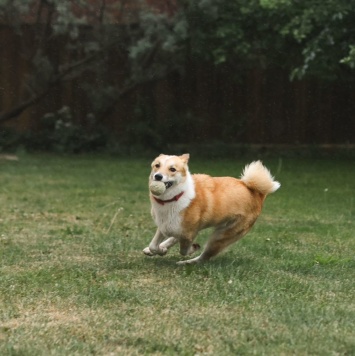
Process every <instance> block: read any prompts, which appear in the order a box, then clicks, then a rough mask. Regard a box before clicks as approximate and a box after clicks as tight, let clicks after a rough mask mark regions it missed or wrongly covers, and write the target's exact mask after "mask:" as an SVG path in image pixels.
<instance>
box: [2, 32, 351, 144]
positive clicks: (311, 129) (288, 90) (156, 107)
mask: <svg viewBox="0 0 355 356" xmlns="http://www.w3.org/2000/svg"><path fill="white" fill-rule="evenodd" d="M16 41H18V37H16V36H15V37H14V36H12V34H11V33H10V32H9V31H8V30H6V28H5V27H2V28H1V30H0V111H3V110H8V109H9V108H11V107H12V106H13V105H15V104H16V102H17V101H18V100H19V98H20V97H21V95H22V93H21V91H22V90H23V88H21V85H20V84H21V83H22V82H23V78H24V76H26V75H27V72H28V68H27V67H26V62H25V61H24V60H23V59H22V58H21V55H20V54H19V53H18V50H17V44H16ZM117 65H118V64H113V65H112V66H113V67H112V73H115V71H117V68H115V66H117ZM236 78H239V79H238V80H237V79H236ZM354 82H355V81H353V82H351V81H349V82H320V81H317V80H302V81H294V82H290V80H289V78H288V73H286V72H285V71H282V70H280V69H278V68H269V69H267V70H261V69H253V70H248V71H246V72H245V73H238V72H236V70H235V69H233V68H231V67H223V66H222V67H218V68H214V67H211V66H209V65H206V64H201V63H196V62H194V61H190V62H189V63H187V65H186V70H185V73H184V75H178V74H176V75H171V76H169V77H167V78H165V79H163V80H159V81H157V82H154V83H149V84H145V85H142V86H141V87H140V88H138V89H136V90H134V91H132V93H130V94H129V95H126V96H124V97H123V98H122V99H120V100H119V101H118V102H117V106H116V109H115V111H114V112H113V113H111V114H110V115H109V116H108V117H106V118H105V125H107V126H108V127H109V128H110V129H111V130H112V131H113V132H116V133H117V135H118V136H120V134H122V132H124V131H125V128H127V127H128V126H129V125H131V123H132V121H133V120H134V118H135V108H136V106H137V97H138V96H139V97H141V98H142V97H145V98H146V99H147V101H148V102H149V103H150V105H151V106H152V112H153V113H154V118H153V120H157V122H162V123H164V122H166V121H167V120H170V121H169V122H171V117H172V115H173V116H174V118H175V120H179V117H184V120H188V119H186V118H187V117H188V116H189V115H190V120H192V122H191V124H194V127H195V131H194V134H193V137H191V135H190V136H189V135H188V134H187V135H181V137H184V139H185V140H187V138H188V140H192V141H193V142H194V143H196V142H199V141H201V142H205V141H211V140H215V141H223V142H230V143H267V144H346V143H355V87H354ZM88 104H89V103H88V99H87V97H86V95H85V92H84V90H83V89H82V85H81V80H80V79H77V80H74V81H73V82H71V83H66V84H65V85H62V86H59V87H58V88H56V89H55V90H53V91H52V92H51V93H50V94H49V95H48V96H47V97H46V98H45V99H44V100H42V101H41V102H39V103H38V104H36V105H34V106H32V107H30V108H29V109H27V110H26V111H25V112H23V113H22V114H21V115H20V116H19V117H18V118H17V119H16V120H12V121H9V122H7V123H6V125H7V126H12V127H14V128H16V129H17V130H20V131H26V130H29V129H33V128H36V127H38V119H39V118H40V117H41V116H43V115H44V114H45V113H48V112H54V111H56V110H58V109H60V108H61V107H62V106H64V105H66V106H69V107H71V108H72V110H73V112H74V113H75V117H76V119H77V120H79V121H82V120H83V118H84V117H85V116H86V115H87V113H88V111H89V105H88ZM193 121H194V122H193ZM178 126H179V125H176V126H174V125H173V124H172V127H171V130H172V131H173V130H175V129H176V127H178ZM196 126H197V128H196Z"/></svg>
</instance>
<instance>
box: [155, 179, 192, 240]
mask: <svg viewBox="0 0 355 356" xmlns="http://www.w3.org/2000/svg"><path fill="white" fill-rule="evenodd" d="M181 192H184V194H183V195H182V196H181V198H180V199H179V200H178V201H176V202H171V203H165V204H164V205H161V204H159V203H158V202H157V201H155V199H154V198H151V202H152V216H153V219H154V221H155V223H156V225H157V226H158V228H159V230H160V231H161V233H162V234H163V235H164V236H165V237H170V236H175V237H178V236H181V234H182V230H181V217H180V212H181V211H182V210H183V209H185V208H187V207H188V206H189V205H190V202H191V200H192V199H194V198H195V195H196V194H195V185H194V181H193V179H192V177H191V174H190V173H187V175H186V180H185V182H183V183H180V184H178V185H176V186H173V187H171V188H169V189H167V191H166V192H165V193H164V194H162V195H161V196H159V199H161V200H169V199H171V198H173V197H174V196H176V195H178V194H180V193H181Z"/></svg>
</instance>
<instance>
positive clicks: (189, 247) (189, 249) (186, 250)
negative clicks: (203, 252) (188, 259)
mask: <svg viewBox="0 0 355 356" xmlns="http://www.w3.org/2000/svg"><path fill="white" fill-rule="evenodd" d="M192 241H193V238H189V239H188V238H181V239H180V240H179V242H180V254H181V255H183V256H187V255H192V254H193V253H195V252H196V251H198V250H199V249H200V248H201V246H200V245H199V244H194V243H192Z"/></svg>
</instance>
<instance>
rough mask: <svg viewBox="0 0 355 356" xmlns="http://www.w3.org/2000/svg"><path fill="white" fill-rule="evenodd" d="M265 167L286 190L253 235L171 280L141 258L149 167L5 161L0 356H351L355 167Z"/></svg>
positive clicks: (149, 226)
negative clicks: (143, 355)
mask: <svg viewBox="0 0 355 356" xmlns="http://www.w3.org/2000/svg"><path fill="white" fill-rule="evenodd" d="M248 161H249V160H247V159H243V160H222V161H207V160H204V161H201V160H198V159H196V158H194V157H192V158H191V163H190V168H191V170H192V171H193V172H195V173H197V172H199V173H209V174H211V175H234V176H239V175H240V172H241V170H242V167H243V165H244V164H245V163H247V162H248ZM264 162H265V163H266V165H267V166H268V167H269V168H271V170H272V172H273V174H275V175H276V178H277V179H278V180H279V181H280V182H281V183H282V187H281V189H280V190H279V191H278V192H276V193H275V194H273V195H271V196H270V197H268V199H267V200H266V203H265V206H264V210H263V213H262V215H261V216H260V218H259V220H258V221H257V223H256V225H255V226H254V228H253V230H252V231H251V232H250V233H249V234H248V235H247V236H246V237H245V238H244V239H243V240H241V241H240V242H239V243H237V244H235V245H233V246H232V247H231V248H230V249H229V250H228V251H227V252H225V253H224V254H222V255H221V256H218V257H217V258H216V259H214V260H212V261H211V262H209V263H206V264H204V265H197V266H186V267H178V266H176V265H175V262H176V261H178V260H180V256H179V254H178V248H173V249H172V250H171V252H170V253H169V254H168V255H167V256H165V257H153V258H149V257H146V256H144V255H143V253H142V252H141V251H142V249H143V248H144V247H146V246H147V245H148V243H149V241H150V239H151V238H152V235H153V234H154V231H155V227H154V224H153V222H152V220H151V218H150V207H149V200H148V196H147V176H148V174H149V165H150V160H149V159H148V160H144V159H130V160H129V159H126V160H123V159H115V158H112V157H111V158H110V157H88V156H82V157H59V156H52V155H28V156H27V155H25V156H23V157H21V159H20V161H19V162H4V161H0V261H1V268H0V354H1V355H90V354H92V355H142V354H155V355H204V354H211V355H252V354H256V355H354V354H355V337H354V330H355V298H354V296H355V259H354V251H355V242H354V241H355V239H354V237H355V236H354V234H355V231H354V230H355V229H354V215H355V214H354V213H355V212H354V210H355V208H354V206H355V203H354V200H355V165H354V162H353V161H350V160H341V159H340V160H339V159H338V160H326V159H322V160H310V159H309V160H308V159H286V158H284V159H283V161H282V162H281V161H279V160H278V159H272V158H270V159H266V160H265V161H264ZM281 163H282V164H281ZM207 236H208V232H203V233H201V234H200V237H199V241H201V242H202V243H203V242H205V241H206V239H207Z"/></svg>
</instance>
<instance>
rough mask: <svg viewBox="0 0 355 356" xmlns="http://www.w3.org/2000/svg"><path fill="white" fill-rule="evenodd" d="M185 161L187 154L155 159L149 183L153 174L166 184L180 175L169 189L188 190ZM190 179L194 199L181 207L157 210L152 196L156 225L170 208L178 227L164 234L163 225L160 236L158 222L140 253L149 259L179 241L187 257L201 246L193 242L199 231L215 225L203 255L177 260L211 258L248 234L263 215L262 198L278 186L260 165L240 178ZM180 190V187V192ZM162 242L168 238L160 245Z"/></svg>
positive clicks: (247, 169) (169, 205) (255, 164)
mask: <svg viewBox="0 0 355 356" xmlns="http://www.w3.org/2000/svg"><path fill="white" fill-rule="evenodd" d="M188 158H189V156H188V155H183V156H180V157H178V156H165V155H163V156H159V157H157V158H156V159H155V160H154V161H153V164H152V174H151V179H154V174H156V173H157V172H158V173H162V174H164V177H165V179H166V180H169V179H173V178H174V177H172V175H173V176H175V175H177V174H179V175H180V181H179V183H176V184H175V185H174V186H173V187H174V188H173V189H174V190H172V191H173V192H175V193H177V192H181V191H183V190H184V189H186V187H187V186H188V185H187V183H186V181H187V180H188V177H189V172H188V166H187V163H188ZM157 164H158V165H159V166H157ZM157 167H158V168H157ZM171 167H174V168H175V169H176V172H171V171H170V168H171ZM190 177H192V182H193V183H192V182H191V186H192V189H193V194H192V193H191V192H190V191H189V192H190V193H189V194H190V196H192V197H193V198H192V199H190V200H189V201H188V202H187V203H185V202H184V201H182V202H181V203H179V201H180V200H179V201H176V202H175V201H173V202H169V203H166V204H163V206H161V205H162V204H160V205H159V204H157V202H156V201H155V199H154V197H153V196H152V194H151V201H152V214H153V218H155V220H156V222H157V221H159V220H158V219H156V217H157V215H158V216H160V215H161V214H165V213H167V215H166V216H167V217H169V216H170V215H171V214H170V215H169V211H170V210H171V211H172V212H175V213H176V219H177V220H176V221H178V222H179V228H176V227H175V228H173V227H172V228H171V229H167V228H166V231H167V232H165V233H164V229H163V227H162V228H161V230H162V231H163V233H162V232H161V231H160V230H159V229H160V226H159V222H158V223H157V225H158V231H157V234H156V236H155V238H154V239H153V240H152V243H151V244H150V245H149V247H148V248H146V249H145V250H144V252H145V253H146V254H147V255H152V254H156V253H158V254H160V255H163V254H165V253H166V252H167V249H168V248H170V247H171V246H172V245H173V244H175V243H177V242H179V243H180V253H181V254H182V255H188V254H191V253H193V252H195V251H196V250H197V249H198V248H199V245H197V244H193V241H194V239H195V238H196V236H197V233H198V232H199V231H200V230H202V229H205V228H208V227H214V228H215V230H214V232H213V233H212V235H211V237H210V239H209V241H208V242H207V245H206V247H205V249H204V251H203V252H202V254H201V255H200V256H198V257H196V258H193V259H191V260H188V261H181V262H180V264H186V263H196V262H201V261H205V260H208V259H210V258H211V257H213V256H215V255H217V254H218V253H219V252H221V251H222V250H223V249H225V248H226V247H227V246H229V245H230V244H232V243H234V242H236V241H238V240H239V239H241V238H242V237H243V236H244V235H245V234H246V233H247V232H248V231H249V230H250V228H251V227H252V226H253V224H254V223H255V221H256V219H257V217H258V216H259V214H260V212H261V209H262V206H263V202H264V199H265V197H266V195H267V194H269V193H272V192H274V191H275V190H277V189H278V188H279V187H280V184H279V183H278V182H275V181H274V180H273V177H272V176H271V174H270V172H269V171H268V170H267V168H265V167H264V166H263V165H262V163H261V162H260V161H257V162H253V163H251V164H250V165H248V166H246V167H245V170H244V172H243V174H242V177H241V179H236V178H232V177H210V176H208V175H204V174H195V175H192V176H191V175H190ZM179 186H181V189H180V190H179V189H178V187H179ZM190 188H191V187H190ZM190 188H189V189H190ZM175 193H174V194H175ZM186 194H187V193H186ZM183 196H184V195H183ZM169 198H171V196H169ZM174 204H175V205H174ZM179 204H181V207H182V208H181V209H179ZM164 209H170V210H164ZM173 209H176V210H173ZM159 214H160V215H159ZM172 219H174V217H172ZM164 221H165V220H164ZM173 222H174V221H172V224H171V225H172V226H173ZM164 238H167V240H165V241H164V242H163V240H164Z"/></svg>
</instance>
